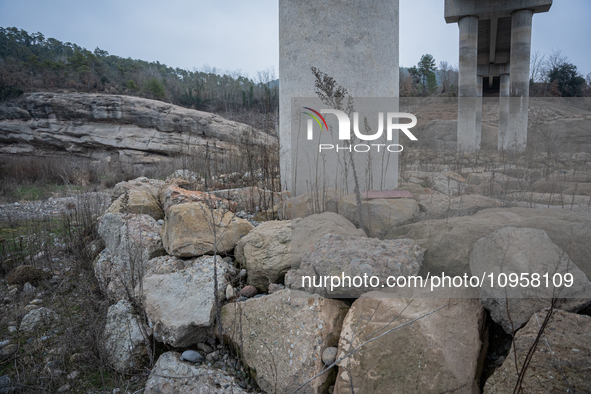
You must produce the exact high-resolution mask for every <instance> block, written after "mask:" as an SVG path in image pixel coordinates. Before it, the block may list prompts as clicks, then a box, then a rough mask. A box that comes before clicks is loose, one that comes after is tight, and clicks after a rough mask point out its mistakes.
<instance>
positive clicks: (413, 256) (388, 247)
mask: <svg viewBox="0 0 591 394" xmlns="http://www.w3.org/2000/svg"><path fill="white" fill-rule="evenodd" d="M424 253H425V250H424V249H421V247H419V246H418V245H417V244H416V242H414V241H413V240H412V239H398V240H389V241H381V240H379V239H377V238H365V237H354V236H344V235H334V234H327V235H325V236H324V237H322V238H320V239H319V240H318V241H317V242H316V244H315V245H314V248H313V251H311V252H307V253H305V254H304V255H303V257H302V264H301V266H300V269H299V270H296V271H295V272H293V273H292V274H291V275H290V277H289V281H294V279H295V283H290V285H291V288H294V286H295V288H297V289H299V288H300V287H301V285H302V279H301V277H302V275H305V276H307V277H311V278H315V277H320V278H321V277H324V276H334V277H342V275H343V273H344V275H346V276H349V277H351V278H353V277H354V276H359V277H363V276H364V274H366V275H367V277H373V276H376V277H378V278H379V283H381V284H384V283H386V280H387V278H388V277H389V276H395V277H397V276H399V275H403V276H409V275H417V274H418V273H419V270H420V268H421V263H422V261H423V254H424ZM317 279H319V278H317ZM319 282H320V281H319ZM343 282H345V283H339V284H338V286H336V287H335V288H334V289H331V287H330V285H335V283H336V281H331V282H329V283H328V284H326V285H320V283H318V285H320V286H319V287H314V284H313V283H311V282H310V281H308V282H305V283H306V287H305V288H303V289H302V290H306V291H308V292H310V293H317V294H321V295H323V296H331V297H354V298H358V297H359V296H360V295H361V294H363V293H367V292H369V291H373V290H375V287H372V286H371V283H370V282H367V287H366V285H365V284H361V286H358V287H357V286H356V285H355V284H354V283H353V282H351V284H350V283H349V282H346V279H344V280H343ZM286 283H287V282H286ZM310 284H311V286H310ZM375 286H379V284H376V285H375Z"/></svg>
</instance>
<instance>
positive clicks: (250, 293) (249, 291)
mask: <svg viewBox="0 0 591 394" xmlns="http://www.w3.org/2000/svg"><path fill="white" fill-rule="evenodd" d="M257 293H258V291H257V288H256V287H254V286H251V285H248V286H244V288H243V289H242V290H240V292H239V293H238V294H240V296H242V297H246V298H251V297H254V296H255V295H257Z"/></svg>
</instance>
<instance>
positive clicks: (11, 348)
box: [0, 344, 18, 357]
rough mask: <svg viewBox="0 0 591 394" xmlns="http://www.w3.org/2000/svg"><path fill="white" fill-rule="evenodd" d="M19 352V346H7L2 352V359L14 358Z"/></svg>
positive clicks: (0, 351)
mask: <svg viewBox="0 0 591 394" xmlns="http://www.w3.org/2000/svg"><path fill="white" fill-rule="evenodd" d="M17 351H18V345H16V344H12V345H8V346H5V347H4V348H2V350H0V355H2V357H8V356H12V355H13V354H14V353H16V352H17Z"/></svg>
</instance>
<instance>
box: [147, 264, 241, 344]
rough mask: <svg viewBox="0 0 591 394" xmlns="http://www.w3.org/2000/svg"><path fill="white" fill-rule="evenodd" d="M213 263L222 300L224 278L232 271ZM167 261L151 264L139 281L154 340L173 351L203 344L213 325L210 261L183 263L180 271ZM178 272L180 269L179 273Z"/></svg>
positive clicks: (177, 266)
mask: <svg viewBox="0 0 591 394" xmlns="http://www.w3.org/2000/svg"><path fill="white" fill-rule="evenodd" d="M215 258H216V259H217V260H216V261H217V282H218V297H219V298H218V299H219V300H220V301H221V300H223V299H224V292H225V290H226V286H227V284H228V282H227V279H226V277H227V276H230V275H231V274H232V273H233V268H232V267H230V266H229V265H228V264H226V263H225V262H224V261H223V260H222V259H221V257H220V256H215ZM170 260H171V259H161V262H162V263H166V264H162V265H157V264H154V268H152V269H151V270H150V271H148V272H147V274H146V276H145V277H144V278H143V281H142V290H141V297H142V301H143V305H144V308H145V310H146V315H147V316H148V321H149V323H150V327H151V328H152V329H153V332H154V337H155V338H156V339H157V340H158V341H160V342H164V343H166V344H169V345H172V346H174V347H184V346H189V345H192V344H195V343H198V342H201V341H203V340H204V339H205V338H206V337H207V336H208V335H210V334H211V333H212V329H213V325H214V321H215V292H214V257H213V256H203V257H200V258H198V259H194V260H191V261H185V262H184V264H185V265H186V266H185V267H184V268H182V267H179V265H178V264H175V261H170ZM179 268H180V269H179Z"/></svg>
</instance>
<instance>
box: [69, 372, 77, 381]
mask: <svg viewBox="0 0 591 394" xmlns="http://www.w3.org/2000/svg"><path fill="white" fill-rule="evenodd" d="M78 375H80V371H74V372H72V373H70V374H68V376H67V378H68V379H69V380H74V379H76V378H77V377H78Z"/></svg>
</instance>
